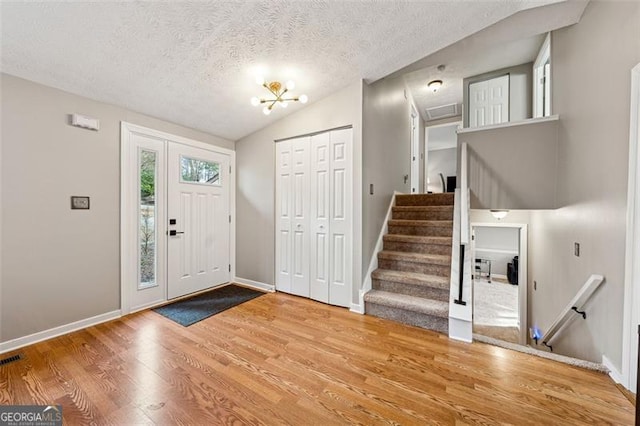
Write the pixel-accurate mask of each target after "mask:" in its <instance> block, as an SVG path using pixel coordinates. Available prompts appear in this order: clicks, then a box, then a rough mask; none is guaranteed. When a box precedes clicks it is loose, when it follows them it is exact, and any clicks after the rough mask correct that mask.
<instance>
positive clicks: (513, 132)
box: [458, 83, 561, 209]
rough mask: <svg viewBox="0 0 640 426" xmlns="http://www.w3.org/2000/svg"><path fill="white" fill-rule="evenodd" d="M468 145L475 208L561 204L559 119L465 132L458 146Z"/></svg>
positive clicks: (544, 206) (472, 196) (511, 207)
mask: <svg viewBox="0 0 640 426" xmlns="http://www.w3.org/2000/svg"><path fill="white" fill-rule="evenodd" d="M558 84H561V83H558ZM464 142H466V143H467V144H468V156H467V157H468V163H469V175H468V177H469V179H468V180H469V189H470V190H471V208H474V209H553V208H556V207H557V206H558V202H557V196H556V191H557V189H556V187H557V181H558V180H557V179H558V178H557V177H558V173H559V172H558V167H557V157H558V121H542V122H535V123H530V124H526V125H519V126H508V127H499V128H495V129H491V128H489V129H481V128H478V129H477V130H472V131H463V132H461V133H459V134H458V144H462V143H464ZM459 162H460V160H459V159H458V163H459ZM458 167H459V166H458Z"/></svg>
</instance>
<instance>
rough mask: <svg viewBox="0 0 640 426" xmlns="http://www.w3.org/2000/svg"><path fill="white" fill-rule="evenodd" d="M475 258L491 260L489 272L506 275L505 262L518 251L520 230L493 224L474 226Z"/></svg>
mask: <svg viewBox="0 0 640 426" xmlns="http://www.w3.org/2000/svg"><path fill="white" fill-rule="evenodd" d="M474 235H475V249H476V254H475V257H476V258H482V259H490V260H491V274H492V275H495V274H499V275H507V264H508V263H509V262H511V261H512V259H513V256H517V255H518V252H519V251H520V246H519V245H520V230H519V229H518V228H502V227H494V226H477V227H475V234H474Z"/></svg>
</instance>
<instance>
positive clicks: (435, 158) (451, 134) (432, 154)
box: [425, 121, 462, 193]
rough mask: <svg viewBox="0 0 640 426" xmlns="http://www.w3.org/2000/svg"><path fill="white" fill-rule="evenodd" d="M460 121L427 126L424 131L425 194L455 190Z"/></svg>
mask: <svg viewBox="0 0 640 426" xmlns="http://www.w3.org/2000/svg"><path fill="white" fill-rule="evenodd" d="M461 127H462V121H456V122H453V123H446V124H439V125H435V126H429V127H427V128H426V129H425V151H426V152H427V156H426V157H427V161H426V162H425V176H426V182H425V188H426V189H425V192H427V193H439V192H454V191H455V189H456V180H457V177H456V168H457V155H458V150H457V145H458V134H457V131H458V129H460V128H461Z"/></svg>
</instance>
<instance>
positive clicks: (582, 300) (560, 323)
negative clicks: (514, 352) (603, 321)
mask: <svg viewBox="0 0 640 426" xmlns="http://www.w3.org/2000/svg"><path fill="white" fill-rule="evenodd" d="M603 281H604V277H603V276H602V275H591V276H590V277H589V279H588V280H587V282H585V283H584V285H583V286H582V288H581V289H580V291H578V293H577V294H576V295H575V297H574V298H573V299H571V302H569V303H568V304H567V306H566V307H565V308H564V309H563V310H562V312H561V313H560V315H558V318H556V320H555V321H554V322H553V324H551V327H549V329H548V330H547V332H546V333H545V334H544V335H543V336H542V337H539V336H537V335H536V332H535V331H534V336H533V338H534V340H535V341H536V343H538V340H540V341H542V344H543V345H545V346H546V347H548V348H549V349H551V351H553V341H554V340H555V339H556V338H557V337H558V336H559V334H560V331H562V330H563V329H564V327H565V326H566V325H567V324H568V323H569V321H570V320H571V319H573V318H574V317H575V315H576V314H578V315H582V318H583V319H587V314H586V312H584V311H583V310H582V308H583V307H584V305H585V304H586V303H587V301H588V300H589V299H590V298H591V296H592V295H593V293H594V292H595V291H596V290H597V289H598V287H600V284H602V282H603Z"/></svg>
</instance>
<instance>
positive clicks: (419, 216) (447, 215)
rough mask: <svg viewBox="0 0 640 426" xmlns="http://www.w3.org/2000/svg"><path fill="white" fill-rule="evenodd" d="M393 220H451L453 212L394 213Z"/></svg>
mask: <svg viewBox="0 0 640 426" xmlns="http://www.w3.org/2000/svg"><path fill="white" fill-rule="evenodd" d="M393 218H394V219H404V220H453V211H432V212H404V211H400V212H397V211H394V212H393Z"/></svg>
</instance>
